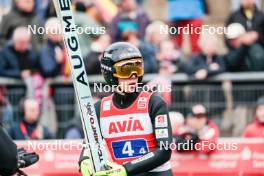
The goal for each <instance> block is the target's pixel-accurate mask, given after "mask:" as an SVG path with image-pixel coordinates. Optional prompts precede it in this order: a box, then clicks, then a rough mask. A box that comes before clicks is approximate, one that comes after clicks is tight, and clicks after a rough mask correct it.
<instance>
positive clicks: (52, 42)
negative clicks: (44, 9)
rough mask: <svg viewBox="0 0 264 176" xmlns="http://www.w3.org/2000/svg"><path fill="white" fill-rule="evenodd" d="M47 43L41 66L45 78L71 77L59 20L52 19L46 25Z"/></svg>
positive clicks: (41, 58) (41, 55) (41, 53)
mask: <svg viewBox="0 0 264 176" xmlns="http://www.w3.org/2000/svg"><path fill="white" fill-rule="evenodd" d="M45 29H46V37H47V41H46V43H45V45H44V47H43V48H42V50H41V52H40V66H41V71H42V74H43V76H44V77H46V78H54V77H56V76H59V75H65V76H66V77H67V76H68V75H69V70H68V65H67V55H66V52H65V49H64V45H63V38H62V35H61V30H62V28H61V24H60V22H59V20H58V19H57V18H55V17H52V18H50V19H48V20H47V21H46V24H45Z"/></svg>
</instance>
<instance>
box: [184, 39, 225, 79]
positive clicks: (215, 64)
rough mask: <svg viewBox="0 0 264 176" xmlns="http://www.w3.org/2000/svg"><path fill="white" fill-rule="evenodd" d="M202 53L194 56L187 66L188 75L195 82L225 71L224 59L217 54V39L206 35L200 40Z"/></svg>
mask: <svg viewBox="0 0 264 176" xmlns="http://www.w3.org/2000/svg"><path fill="white" fill-rule="evenodd" d="M199 47H200V49H201V53H199V54H196V55H194V56H192V58H191V59H190V60H189V62H188V63H187V65H186V73H187V74H188V75H189V76H190V77H191V79H193V80H205V79H207V78H208V77H209V76H212V75H215V74H219V73H222V72H224V71H225V61H224V57H223V56H221V55H218V54H217V48H218V47H217V39H216V37H215V36H212V35H209V34H208V35H205V36H203V37H201V38H200V40H199Z"/></svg>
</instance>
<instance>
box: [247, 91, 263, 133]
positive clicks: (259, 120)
mask: <svg viewBox="0 0 264 176" xmlns="http://www.w3.org/2000/svg"><path fill="white" fill-rule="evenodd" d="M243 137H261V138H263V137H264V96H263V97H261V98H259V99H258V101H257V104H256V110H255V117H254V121H253V122H252V123H250V124H249V125H248V126H247V127H246V129H245V131H244V133H243Z"/></svg>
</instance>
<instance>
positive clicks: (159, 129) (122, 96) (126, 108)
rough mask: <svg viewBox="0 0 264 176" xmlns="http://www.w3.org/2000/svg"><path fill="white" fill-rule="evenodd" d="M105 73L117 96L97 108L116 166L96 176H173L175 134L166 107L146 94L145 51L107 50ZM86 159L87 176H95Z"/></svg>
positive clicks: (123, 46)
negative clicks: (141, 84)
mask: <svg viewBox="0 0 264 176" xmlns="http://www.w3.org/2000/svg"><path fill="white" fill-rule="evenodd" d="M101 71H102V74H103V76H104V78H105V80H106V82H107V84H108V85H110V86H113V87H115V88H114V90H113V94H112V95H110V96H106V97H104V98H103V99H102V100H101V101H99V102H97V103H96V104H95V110H96V114H97V117H98V121H99V125H100V129H101V134H102V137H103V138H104V140H105V142H106V146H107V148H108V149H109V153H110V158H111V159H112V161H113V162H107V165H108V167H107V168H110V170H106V171H99V172H96V173H95V175H96V176H164V175H166V176H172V171H171V166H170V162H169V160H170V157H171V149H170V148H169V146H168V147H165V146H164V145H162V144H165V145H166V144H171V142H172V131H171V124H170V119H169V114H168V109H167V106H166V103H165V102H164V101H163V99H162V98H161V97H160V96H158V95H157V94H153V92H148V91H146V90H140V87H139V83H141V82H142V79H143V75H144V63H143V57H142V54H141V53H140V51H139V49H138V48H136V47H135V46H134V45H132V44H130V43H127V42H116V43H113V44H111V45H110V46H109V47H107V48H106V49H105V51H104V53H103V56H102V59H101ZM83 153H86V152H85V150H84V152H82V154H81V157H80V162H79V164H80V171H81V173H82V174H83V176H90V175H92V172H91V170H92V169H91V168H92V164H91V160H90V159H89V158H87V156H85V155H83Z"/></svg>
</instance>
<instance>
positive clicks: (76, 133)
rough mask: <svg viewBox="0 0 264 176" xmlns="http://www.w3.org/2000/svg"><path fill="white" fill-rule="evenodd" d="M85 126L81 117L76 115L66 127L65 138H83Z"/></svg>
mask: <svg viewBox="0 0 264 176" xmlns="http://www.w3.org/2000/svg"><path fill="white" fill-rule="evenodd" d="M83 138H84V134H83V128H82V121H81V117H76V118H74V119H73V121H72V122H71V123H70V125H69V126H68V128H67V129H66V132H65V135H64V139H83Z"/></svg>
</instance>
